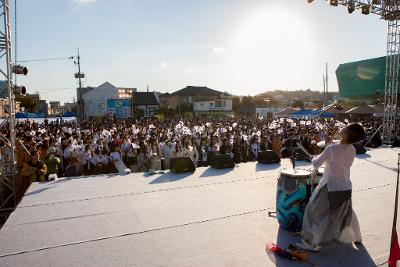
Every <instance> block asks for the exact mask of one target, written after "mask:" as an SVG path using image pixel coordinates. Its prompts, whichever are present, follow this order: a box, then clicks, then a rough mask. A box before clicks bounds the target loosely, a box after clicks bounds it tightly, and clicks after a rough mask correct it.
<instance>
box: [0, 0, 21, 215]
mask: <svg viewBox="0 0 400 267" xmlns="http://www.w3.org/2000/svg"><path fill="white" fill-rule="evenodd" d="M9 9H10V6H9V0H0V12H1V13H0V76H1V77H0V80H4V83H3V84H2V86H1V88H0V96H1V97H4V98H6V99H7V101H6V105H3V106H0V108H2V109H3V110H4V111H5V113H6V114H7V116H6V119H5V120H4V121H3V122H2V123H1V124H0V130H1V131H0V140H1V141H3V142H4V143H5V144H6V145H5V146H3V147H2V149H3V151H4V152H3V153H4V154H5V157H3V158H2V162H1V165H0V223H1V220H2V219H4V218H5V217H7V216H8V215H9V213H10V212H12V211H13V210H14V209H15V206H16V201H17V186H16V154H15V102H14V94H13V90H12V84H11V81H12V67H13V65H12V62H11V56H12V54H11V52H12V51H11V47H12V44H11V32H10V12H9ZM5 129H8V131H9V133H10V134H9V136H5V135H4V134H2V133H4V130H5Z"/></svg>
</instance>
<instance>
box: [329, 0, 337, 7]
mask: <svg viewBox="0 0 400 267" xmlns="http://www.w3.org/2000/svg"><path fill="white" fill-rule="evenodd" d="M329 4H330V5H331V6H338V0H329Z"/></svg>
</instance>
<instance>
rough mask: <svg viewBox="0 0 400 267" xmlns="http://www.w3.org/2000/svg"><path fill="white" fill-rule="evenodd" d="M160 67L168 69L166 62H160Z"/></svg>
mask: <svg viewBox="0 0 400 267" xmlns="http://www.w3.org/2000/svg"><path fill="white" fill-rule="evenodd" d="M160 66H161V67H162V68H166V67H168V63H167V62H162V63H161V64H160Z"/></svg>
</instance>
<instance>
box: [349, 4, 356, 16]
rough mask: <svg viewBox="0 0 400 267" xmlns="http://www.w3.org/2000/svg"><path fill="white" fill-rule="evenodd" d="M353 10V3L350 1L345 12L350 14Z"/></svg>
mask: <svg viewBox="0 0 400 267" xmlns="http://www.w3.org/2000/svg"><path fill="white" fill-rule="evenodd" d="M354 10H355V7H354V3H352V2H350V3H349V5H348V6H347V12H349V14H351V13H353V12H354Z"/></svg>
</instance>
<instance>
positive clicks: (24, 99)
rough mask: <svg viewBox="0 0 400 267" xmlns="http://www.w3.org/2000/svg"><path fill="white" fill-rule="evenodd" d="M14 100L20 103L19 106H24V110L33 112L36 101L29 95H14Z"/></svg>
mask: <svg viewBox="0 0 400 267" xmlns="http://www.w3.org/2000/svg"><path fill="white" fill-rule="evenodd" d="M15 100H16V101H18V102H20V103H21V107H24V108H25V110H26V111H30V112H34V111H35V110H36V108H37V103H36V101H34V100H33V98H32V97H31V96H29V95H27V96H21V95H16V96H15Z"/></svg>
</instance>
